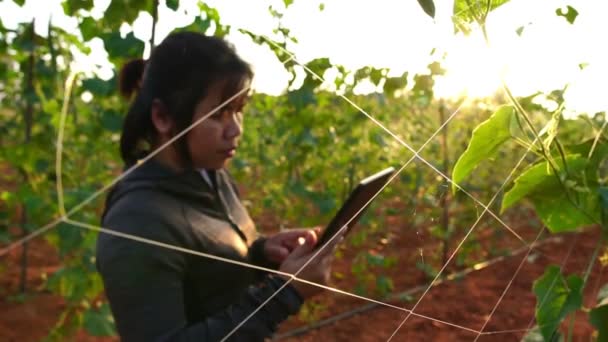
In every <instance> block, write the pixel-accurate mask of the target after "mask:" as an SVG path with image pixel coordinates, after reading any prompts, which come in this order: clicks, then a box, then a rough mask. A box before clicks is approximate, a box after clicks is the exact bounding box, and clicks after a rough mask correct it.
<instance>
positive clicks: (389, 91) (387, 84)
mask: <svg viewBox="0 0 608 342" xmlns="http://www.w3.org/2000/svg"><path fill="white" fill-rule="evenodd" d="M407 75H408V72H407V71H406V72H404V73H403V75H401V76H399V77H387V78H386V80H385V81H384V86H383V88H384V89H383V90H384V93H385V94H386V95H389V96H393V95H394V94H395V91H397V90H400V89H404V88H405V87H406V86H407Z"/></svg>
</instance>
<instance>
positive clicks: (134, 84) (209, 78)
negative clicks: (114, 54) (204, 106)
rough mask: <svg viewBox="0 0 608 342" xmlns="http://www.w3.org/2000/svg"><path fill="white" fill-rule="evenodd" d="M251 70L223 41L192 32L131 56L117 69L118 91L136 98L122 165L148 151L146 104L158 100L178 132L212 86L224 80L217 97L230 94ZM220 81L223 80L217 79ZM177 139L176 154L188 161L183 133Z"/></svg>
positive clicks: (152, 135) (151, 135) (150, 133)
mask: <svg viewBox="0 0 608 342" xmlns="http://www.w3.org/2000/svg"><path fill="white" fill-rule="evenodd" d="M252 77H253V72H252V70H251V67H250V66H249V64H247V63H246V62H245V61H243V60H242V59H241V58H240V57H239V56H238V55H237V54H236V52H235V50H234V48H233V47H232V46H231V45H230V44H228V43H227V42H226V41H224V40H222V39H220V38H216V37H208V36H205V35H202V34H199V33H194V32H178V33H173V34H171V35H169V36H168V37H167V38H165V39H164V40H163V42H162V43H161V44H160V45H159V46H157V47H156V48H154V49H153V51H152V54H151V56H150V58H149V59H148V60H147V61H144V60H142V59H138V60H133V61H131V62H129V63H127V64H126V65H124V66H123V68H122V70H121V72H120V85H119V90H120V93H121V94H122V95H123V96H124V97H126V98H132V97H133V94H134V93H136V96H135V99H134V100H133V102H132V103H131V107H130V108H129V111H128V113H127V116H126V118H125V120H124V123H123V128H122V135H121V137H120V154H121V157H122V159H123V161H124V163H125V165H126V166H130V165H133V164H135V163H136V162H137V160H138V159H141V158H142V157H144V156H145V155H146V154H147V153H149V152H150V151H149V147H146V145H147V146H151V145H153V144H154V143H155V139H156V129H155V127H154V125H153V123H152V115H151V108H152V102H153V101H154V100H160V102H161V103H162V104H163V106H164V108H166V115H168V116H169V117H170V119H171V120H173V122H174V124H175V129H176V131H175V132H173V134H178V133H179V132H181V131H182V130H184V129H185V128H187V127H188V126H189V125H191V124H192V117H193V115H194V109H195V107H196V105H197V103H198V102H199V101H200V100H202V99H203V98H204V97H205V96H206V95H207V93H208V90H209V88H210V87H211V86H214V85H218V84H224V89H222V92H221V93H222V100H226V99H228V98H230V97H231V96H233V95H235V94H236V93H237V92H238V91H239V90H241V89H240V87H242V84H243V81H244V80H250V79H251V78H252ZM220 81H227V82H225V83H219V82H220ZM185 136H186V135H184V136H183V137H181V138H180V139H178V141H177V144H178V145H177V147H178V153H179V154H180V156H181V158H182V159H183V161H184V162H187V163H190V162H191V160H190V153H189V151H188V148H187V145H186V143H185V139H184V137H185Z"/></svg>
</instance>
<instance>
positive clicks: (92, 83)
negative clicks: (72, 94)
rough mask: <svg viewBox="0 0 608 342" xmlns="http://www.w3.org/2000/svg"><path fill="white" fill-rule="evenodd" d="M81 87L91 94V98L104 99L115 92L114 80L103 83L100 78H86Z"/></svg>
mask: <svg viewBox="0 0 608 342" xmlns="http://www.w3.org/2000/svg"><path fill="white" fill-rule="evenodd" d="M82 87H83V88H84V89H86V90H88V91H90V92H91V94H93V96H100V97H106V96H110V95H112V93H114V92H115V91H116V80H115V79H114V78H112V79H110V80H108V81H104V80H102V79H100V78H88V79H86V80H83V81H82Z"/></svg>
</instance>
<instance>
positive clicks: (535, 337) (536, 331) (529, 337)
mask: <svg viewBox="0 0 608 342" xmlns="http://www.w3.org/2000/svg"><path fill="white" fill-rule="evenodd" d="M555 335H556V336H555V337H558V336H557V335H558V333H556V334H555ZM558 340H560V339H559V338H554V339H553V341H558ZM521 342H545V339H544V338H543V335H542V334H541V333H540V328H539V327H538V325H536V326H534V328H532V330H530V331H528V333H527V334H526V335H524V337H523V338H522V339H521Z"/></svg>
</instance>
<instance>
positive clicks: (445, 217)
mask: <svg viewBox="0 0 608 342" xmlns="http://www.w3.org/2000/svg"><path fill="white" fill-rule="evenodd" d="M439 121H440V125H443V123H444V122H445V106H444V104H443V101H441V103H440V105H439ZM441 145H442V150H443V172H444V174H449V164H450V158H449V154H448V127H447V126H446V127H444V128H443V132H442V134H441ZM444 184H446V186H447V182H444ZM448 193H449V191H446V193H445V195H443V196H441V198H440V206H441V207H442V208H443V214H442V216H441V226H442V227H443V233H444V234H445V235H444V239H443V264H446V263H447V260H448V254H449V240H450V239H449V238H448V230H449V227H450V221H449V220H450V215H449V206H450V203H449V201H448Z"/></svg>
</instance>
